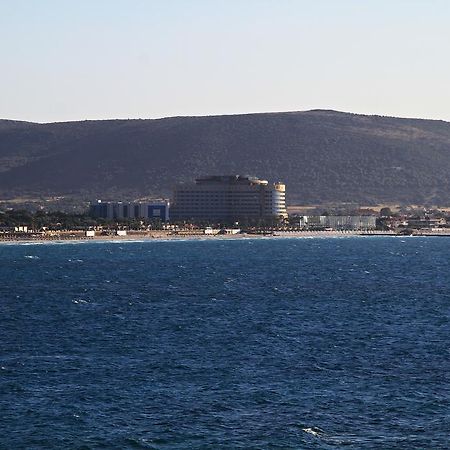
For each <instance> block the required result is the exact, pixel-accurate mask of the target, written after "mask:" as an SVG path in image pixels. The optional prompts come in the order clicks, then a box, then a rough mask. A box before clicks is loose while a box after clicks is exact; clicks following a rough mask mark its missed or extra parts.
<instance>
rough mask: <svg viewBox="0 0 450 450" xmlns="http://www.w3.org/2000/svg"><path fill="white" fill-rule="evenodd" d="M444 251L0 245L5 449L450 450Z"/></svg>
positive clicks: (353, 246) (403, 246) (387, 244)
mask: <svg viewBox="0 0 450 450" xmlns="http://www.w3.org/2000/svg"><path fill="white" fill-rule="evenodd" d="M449 317H450V238H443V237H405V238H400V237H379V236H373V237H341V238H286V239H277V238H259V239H245V238H244V239H243V238H239V239H232V238H230V239H215V238H209V239H205V240H201V239H199V240H172V241H157V240H155V241H145V242H139V241H137V242H123V241H115V242H79V243H70V242H69V243H67V242H66V243H60V244H58V243H43V244H1V245H0V449H2V450H3V449H5V450H9V449H13V450H15V449H58V450H59V449H79V450H82V449H83V450H86V449H161V450H168V449H171V450H172V449H174V450H175V449H176V450H178V449H202V450H206V449H211V450H215V449H349V450H350V449H377V450H378V449H389V450H392V449H407V450H411V449H449V448H450V333H449V332H450V322H449Z"/></svg>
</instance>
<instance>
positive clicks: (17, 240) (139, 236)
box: [0, 231, 450, 245]
mask: <svg viewBox="0 0 450 450" xmlns="http://www.w3.org/2000/svg"><path fill="white" fill-rule="evenodd" d="M356 236H361V237H364V236H369V237H370V236H395V237H405V236H402V235H398V234H394V233H389V232H385V233H383V232H381V233H380V232H375V231H374V232H366V231H279V232H274V233H273V234H253V233H239V234H220V235H219V234H216V235H209V234H200V233H191V234H189V233H186V234H171V233H168V232H159V231H158V232H149V233H132V234H131V233H130V234H127V235H125V236H117V235H108V236H84V235H75V236H74V235H62V236H61V235H53V236H45V237H43V236H33V237H27V236H24V237H11V238H7V239H4V238H3V237H0V245H2V244H5V245H8V244H10V245H15V244H46V243H48V244H52V243H54V244H64V243H74V242H80V243H81V242H86V243H88V242H91V243H101V242H105V243H107V242H145V241H149V242H162V241H164V242H168V241H187V240H197V241H198V240H202V241H214V240H237V239H288V238H344V237H356ZM447 236H449V237H450V234H449V235H447Z"/></svg>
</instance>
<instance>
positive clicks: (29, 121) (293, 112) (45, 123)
mask: <svg viewBox="0 0 450 450" xmlns="http://www.w3.org/2000/svg"><path fill="white" fill-rule="evenodd" d="M302 113H337V114H348V115H354V116H363V117H380V118H389V119H401V120H426V121H434V122H445V123H450V120H446V119H438V118H429V117H411V116H393V115H389V114H386V115H385V114H372V113H371V114H368V113H358V112H351V111H341V110H338V109H329V108H328V109H327V108H313V109H306V110H287V111H286V110H283V111H278V110H277V111H257V112H244V113H226V114H193V115H173V116H161V117H145V118H142V117H132V118H130V117H127V118H124V117H115V118H98V119H74V120H56V121H49V122H40V121H32V120H22V119H9V118H0V121H1V122H20V123H29V124H36V125H51V124H62V123H78V122H112V121H128V120H129V121H134V120H136V121H138V120H142V121H144V120H145V121H147V120H165V119H180V118H192V119H194V118H208V117H210V118H212V117H234V116H253V115H264V114H302Z"/></svg>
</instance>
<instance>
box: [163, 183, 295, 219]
mask: <svg viewBox="0 0 450 450" xmlns="http://www.w3.org/2000/svg"><path fill="white" fill-rule="evenodd" d="M285 195H286V187H285V185H284V184H283V183H280V182H277V183H274V184H269V182H268V181H266V180H260V179H259V178H256V177H248V176H240V175H231V176H210V177H204V178H198V179H196V180H195V182H194V183H190V184H182V185H179V186H177V187H176V189H175V191H174V196H173V200H172V205H171V210H170V217H171V220H175V221H176V220H186V221H189V220H192V221H223V222H234V221H244V220H261V219H284V218H286V217H287V212H286V199H285Z"/></svg>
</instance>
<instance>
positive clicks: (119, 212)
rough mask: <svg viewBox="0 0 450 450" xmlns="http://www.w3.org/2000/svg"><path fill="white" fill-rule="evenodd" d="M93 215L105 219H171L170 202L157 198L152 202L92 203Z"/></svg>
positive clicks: (99, 201)
mask: <svg viewBox="0 0 450 450" xmlns="http://www.w3.org/2000/svg"><path fill="white" fill-rule="evenodd" d="M89 212H90V214H91V216H93V217H101V218H103V219H109V220H116V219H147V220H160V221H161V222H168V221H169V202H168V201H167V200H155V201H152V202H103V201H101V200H98V201H97V202H96V203H92V204H91V207H90V210H89Z"/></svg>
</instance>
